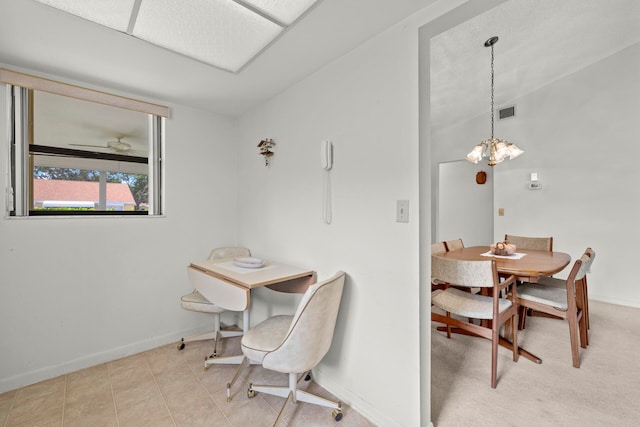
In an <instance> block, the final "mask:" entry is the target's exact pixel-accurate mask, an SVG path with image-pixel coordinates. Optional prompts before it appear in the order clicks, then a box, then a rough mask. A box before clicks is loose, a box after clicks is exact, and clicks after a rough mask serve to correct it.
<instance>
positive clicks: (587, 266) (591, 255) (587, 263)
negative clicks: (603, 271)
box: [575, 248, 596, 280]
mask: <svg viewBox="0 0 640 427" xmlns="http://www.w3.org/2000/svg"><path fill="white" fill-rule="evenodd" d="M595 258H596V253H595V251H594V250H593V249H591V248H587V250H586V251H584V254H582V257H580V260H579V261H581V263H582V265H581V268H580V269H579V270H578V271H577V272H576V276H575V280H583V279H584V278H585V277H586V275H587V273H591V264H593V260H594V259H595ZM576 262H577V261H576Z"/></svg>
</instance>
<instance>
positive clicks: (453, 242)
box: [444, 239, 464, 251]
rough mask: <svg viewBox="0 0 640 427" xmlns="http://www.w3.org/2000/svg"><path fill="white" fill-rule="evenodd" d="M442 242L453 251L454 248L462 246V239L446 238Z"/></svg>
mask: <svg viewBox="0 0 640 427" xmlns="http://www.w3.org/2000/svg"><path fill="white" fill-rule="evenodd" d="M444 244H445V245H446V246H447V250H448V251H455V250H456V249H462V248H464V243H462V239H455V240H447V241H446V242H444Z"/></svg>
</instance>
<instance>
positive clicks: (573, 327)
mask: <svg viewBox="0 0 640 427" xmlns="http://www.w3.org/2000/svg"><path fill="white" fill-rule="evenodd" d="M567 321H568V323H569V340H570V341H571V358H572V359H573V367H574V368H579V367H580V353H579V350H578V319H577V315H570V316H568V317H567Z"/></svg>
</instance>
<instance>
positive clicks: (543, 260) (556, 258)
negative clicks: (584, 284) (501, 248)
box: [438, 246, 571, 283]
mask: <svg viewBox="0 0 640 427" xmlns="http://www.w3.org/2000/svg"><path fill="white" fill-rule="evenodd" d="M517 254H522V255H524V256H519V255H517ZM438 256H439V257H442V258H449V259H459V260H465V261H488V260H492V259H493V260H495V261H496V268H497V269H498V273H500V274H501V275H512V274H513V275H514V276H516V277H517V279H518V280H521V281H523V282H534V283H535V282H537V281H538V279H539V278H540V277H544V276H553V275H554V274H556V273H559V272H561V271H562V270H564V268H565V267H566V266H567V265H569V263H570V262H571V256H570V255H569V254H566V253H564V252H554V251H529V250H526V249H518V248H516V255H515V256H514V255H511V256H496V255H491V252H490V248H489V246H470V247H468V248H462V249H456V250H454V251H449V252H444V253H441V254H438Z"/></svg>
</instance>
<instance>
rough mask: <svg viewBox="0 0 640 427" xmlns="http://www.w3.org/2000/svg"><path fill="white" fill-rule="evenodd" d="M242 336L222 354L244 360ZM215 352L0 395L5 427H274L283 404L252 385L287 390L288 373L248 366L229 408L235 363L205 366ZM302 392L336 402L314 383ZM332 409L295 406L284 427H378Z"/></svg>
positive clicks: (90, 371)
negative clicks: (337, 416)
mask: <svg viewBox="0 0 640 427" xmlns="http://www.w3.org/2000/svg"><path fill="white" fill-rule="evenodd" d="M239 343H240V338H239V337H238V338H227V339H225V340H224V342H223V343H222V344H221V345H219V349H218V352H219V354H220V356H224V355H227V354H240V353H241V352H240V344H239ZM212 351H213V346H212V344H211V342H210V341H200V342H194V343H187V346H186V348H185V349H184V350H183V351H178V350H177V349H176V345H175V344H171V345H166V346H163V347H159V348H156V349H153V350H149V351H146V352H144V353H140V354H136V355H133V356H129V357H125V358H123V359H119V360H115V361H113V362H109V363H105V364H102V365H98V366H94V367H91V368H87V369H84V370H81V371H78V372H74V373H71V374H67V375H63V376H60V377H57V378H53V379H51V380H47V381H43V382H40V383H37V384H33V385H30V386H27V387H24V388H21V389H18V390H13V391H9V392H6V393H3V394H0V426H5V427H14V426H15V427H18V426H19V427H27V426H29V427H40V426H41V427H50V426H51V427H53V426H65V427H67V426H68V427H74V426H79V427H89V426H90V427H102V426H104V427H111V426H113V427H131V426H150V427H151V426H153V427H165V426H167V427H169V426H174V427H175V426H211V427H218V426H226V427H260V426H271V425H273V423H274V422H275V420H276V418H277V415H278V412H279V411H280V408H281V407H282V405H283V403H284V399H282V398H279V397H276V396H270V395H266V394H263V393H257V394H256V397H254V398H252V399H249V398H248V397H247V389H248V387H249V382H251V383H254V384H275V385H287V382H288V380H287V376H286V374H282V373H277V372H272V371H268V370H266V369H263V368H262V367H260V366H259V365H251V366H250V367H248V368H246V369H245V370H244V371H243V373H242V375H241V377H240V378H239V379H238V381H237V382H236V384H235V385H234V387H233V393H232V394H233V396H232V401H231V402H227V399H226V391H225V390H226V384H227V382H229V381H230V380H231V378H233V375H234V373H235V371H236V366H235V365H214V366H212V367H211V368H210V369H209V370H208V371H205V370H204V369H203V368H204V357H205V356H206V355H209V354H210V353H211V352H212ZM299 385H300V388H301V389H306V390H309V391H311V392H313V393H315V394H320V395H321V396H323V397H325V398H328V399H331V400H338V399H336V398H335V397H334V396H332V395H331V394H330V393H328V392H327V391H326V390H324V389H323V388H321V387H320V386H319V385H317V384H316V383H315V382H313V381H309V382H305V381H304V380H302V381H301V382H300V384H299ZM331 411H332V410H331V409H330V408H325V407H321V406H317V405H311V404H308V403H298V404H290V405H289V407H288V408H287V409H286V412H285V415H284V417H283V420H282V422H281V423H280V425H282V426H290V427H296V426H304V427H315V426H318V427H320V426H336V427H347V426H349V427H372V426H374V424H372V423H371V422H370V421H368V420H367V419H366V418H364V417H363V416H362V415H360V414H359V413H357V412H356V411H354V410H352V409H351V408H349V407H348V406H346V405H344V404H343V415H344V416H343V419H342V420H341V421H340V422H336V421H335V420H334V419H333V418H332V416H331Z"/></svg>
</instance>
